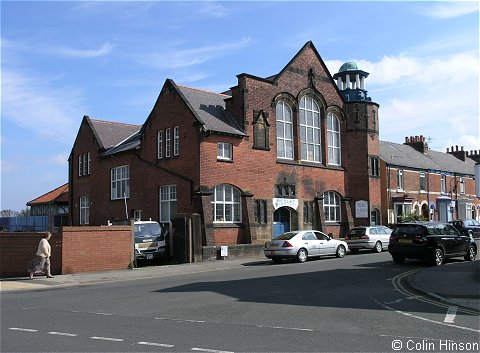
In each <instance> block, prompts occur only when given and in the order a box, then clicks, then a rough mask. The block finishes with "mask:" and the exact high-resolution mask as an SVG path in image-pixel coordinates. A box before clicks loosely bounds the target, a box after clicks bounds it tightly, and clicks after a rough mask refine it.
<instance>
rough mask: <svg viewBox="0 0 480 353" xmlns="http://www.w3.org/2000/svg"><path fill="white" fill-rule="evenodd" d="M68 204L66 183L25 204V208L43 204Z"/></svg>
mask: <svg viewBox="0 0 480 353" xmlns="http://www.w3.org/2000/svg"><path fill="white" fill-rule="evenodd" d="M54 202H57V203H59V202H68V183H66V184H63V185H62V186H59V187H58V188H56V189H54V190H52V191H49V192H47V193H46V194H44V195H42V196H39V197H37V198H36V199H34V200H32V201H29V202H27V206H33V205H39V204H44V203H54Z"/></svg>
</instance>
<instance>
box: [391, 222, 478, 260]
mask: <svg viewBox="0 0 480 353" xmlns="http://www.w3.org/2000/svg"><path fill="white" fill-rule="evenodd" d="M388 252H389V253H390V254H391V255H392V258H393V261H394V262H395V263H398V264H400V263H403V262H404V261H405V259H406V258H409V259H423V260H428V261H431V262H432V263H433V264H434V265H437V266H439V265H441V264H442V263H443V261H444V259H446V258H451V257H463V258H464V259H465V260H466V261H473V260H475V257H476V255H477V244H476V243H475V241H474V240H473V238H472V237H471V236H469V235H465V234H462V233H460V232H459V231H458V230H457V229H456V228H455V227H453V226H452V225H451V224H449V223H441V222H414V223H401V224H398V225H397V227H396V228H395V229H394V230H393V232H392V234H391V236H390V242H389V244H388Z"/></svg>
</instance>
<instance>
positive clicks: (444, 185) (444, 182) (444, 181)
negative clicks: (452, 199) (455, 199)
mask: <svg viewBox="0 0 480 353" xmlns="http://www.w3.org/2000/svg"><path fill="white" fill-rule="evenodd" d="M440 190H441V192H442V194H445V193H446V192H447V176H446V175H442V177H441V180H440Z"/></svg>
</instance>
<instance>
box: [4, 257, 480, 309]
mask: <svg viewBox="0 0 480 353" xmlns="http://www.w3.org/2000/svg"><path fill="white" fill-rule="evenodd" d="M261 262H265V258H263V257H255V258H234V259H228V260H224V261H220V260H218V261H205V262H197V263H187V264H176V265H164V266H145V267H140V268H134V269H132V270H116V271H107V272H89V273H75V274H65V275H56V276H55V278H50V279H47V278H46V277H45V276H42V277H39V276H36V277H35V278H34V279H33V280H30V279H29V278H28V277H27V276H26V277H19V278H8V279H0V293H5V292H15V291H31V290H42V289H52V288H62V287H75V286H81V285H92V284H99V283H108V282H116V281H131V280H138V279H145V278H160V277H167V276H176V275H182V274H194V273H202V272H210V271H222V270H228V269H232V268H238V267H241V266H243V265H245V264H248V263H261ZM408 283H409V284H410V286H412V287H413V288H414V289H416V290H417V291H420V292H422V293H423V294H425V295H427V296H430V297H433V298H435V299H437V300H440V301H443V302H445V303H448V304H451V305H456V306H460V307H464V308H467V309H472V310H474V311H477V312H479V313H480V261H478V260H477V261H473V262H469V261H464V262H453V261H452V262H447V263H446V264H444V265H442V266H436V267H422V268H420V269H418V270H416V271H413V272H412V273H411V274H410V275H409V276H408Z"/></svg>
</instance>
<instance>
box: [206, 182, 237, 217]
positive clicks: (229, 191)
mask: <svg viewBox="0 0 480 353" xmlns="http://www.w3.org/2000/svg"><path fill="white" fill-rule="evenodd" d="M211 204H212V218H213V223H214V224H238V223H242V207H241V206H242V199H241V192H240V190H239V189H237V188H236V187H235V186H233V185H230V184H219V185H216V186H215V187H214V188H213V194H212V196H211ZM218 211H220V212H218ZM229 211H230V214H229V213H228V212H229Z"/></svg>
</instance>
